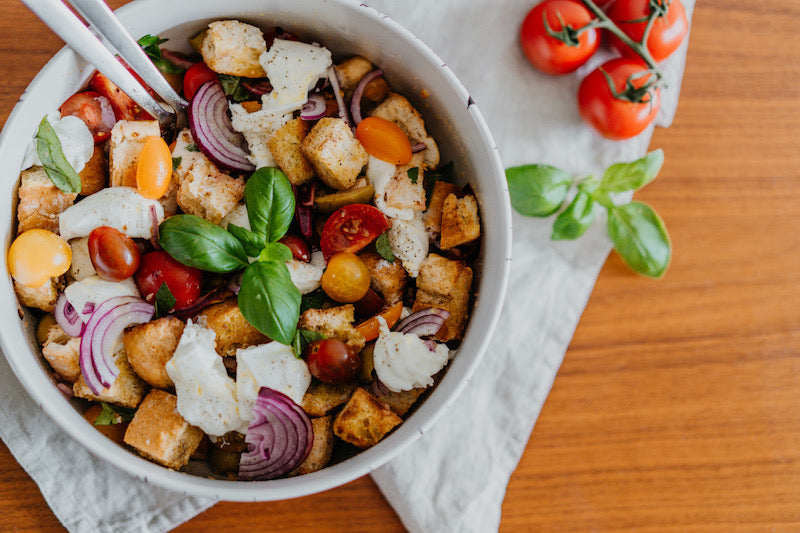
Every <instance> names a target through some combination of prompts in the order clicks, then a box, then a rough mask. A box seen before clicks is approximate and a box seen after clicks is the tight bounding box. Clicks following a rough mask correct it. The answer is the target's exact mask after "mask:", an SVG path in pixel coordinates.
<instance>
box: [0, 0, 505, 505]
mask: <svg viewBox="0 0 800 533" xmlns="http://www.w3.org/2000/svg"><path fill="white" fill-rule="evenodd" d="M322 1H323V2H324V3H325V4H334V5H337V6H341V7H343V8H347V9H354V10H358V9H361V10H363V13H364V14H365V15H366V16H367V17H369V18H370V19H371V20H372V21H374V22H375V23H377V24H379V25H381V26H383V27H385V28H386V29H387V30H388V31H392V32H394V33H396V34H397V36H398V37H399V38H400V39H402V40H403V41H405V42H406V43H408V44H409V45H410V46H412V47H413V48H414V51H415V53H416V54H419V55H420V56H421V57H422V58H423V59H425V60H427V61H428V62H430V63H432V64H434V65H436V66H437V67H436V68H437V70H438V71H439V72H440V73H441V74H442V76H443V78H444V80H445V81H446V82H447V84H448V85H449V86H450V88H452V89H453V91H454V92H455V93H457V94H459V95H460V96H461V97H462V100H463V102H464V103H465V105H466V106H467V108H468V110H469V115H470V117H471V120H472V122H473V125H474V126H475V127H476V130H477V132H478V133H479V135H480V137H481V140H482V145H483V146H485V147H486V148H487V150H486V154H485V155H486V156H488V157H489V158H490V160H491V166H492V167H493V169H494V173H493V176H492V180H493V181H494V182H496V183H494V182H492V183H490V186H491V187H492V188H494V187H499V192H500V198H501V201H500V202H498V205H497V206H494V205H493V206H492V207H493V208H499V211H493V212H492V218H494V219H496V220H498V223H499V224H500V225H502V226H503V227H505V228H507V231H505V232H503V234H502V237H503V238H502V239H500V241H499V242H493V243H492V246H493V248H494V252H495V253H494V256H496V257H488V254H487V257H485V259H484V278H483V279H482V283H484V282H485V281H486V279H487V278H486V272H488V271H489V270H490V269H489V266H490V262H491V267H492V268H491V270H492V276H493V279H494V281H495V282H494V283H493V286H492V293H493V294H494V296H495V298H494V301H493V302H485V301H476V302H475V303H474V307H473V316H472V319H474V318H475V311H476V310H479V311H480V312H481V314H482V318H483V322H482V328H481V331H480V335H479V336H477V338H475V337H476V335H473V338H472V339H471V340H472V341H474V343H473V344H472V345H471V346H470V349H471V350H472V351H474V352H475V355H474V356H473V357H472V358H471V359H470V361H469V364H468V366H466V367H463V366H462V367H461V368H462V371H461V374H462V375H461V376H460V377H459V379H457V380H456V381H455V382H454V381H453V380H452V379H451V380H449V381H448V380H447V376H448V375H451V374H452V372H447V373H446V374H445V378H444V379H443V380H442V383H440V384H439V386H438V387H437V388H436V389H435V390H434V391H433V393H432V395H431V396H433V395H435V394H436V393H437V392H439V391H440V389H442V385H443V384H444V383H445V381H447V383H448V385H447V387H446V388H445V389H442V390H441V392H440V393H439V395H438V396H441V395H442V394H447V396H446V401H444V402H442V403H440V404H439V405H433V403H432V402H431V401H426V402H424V403H423V404H422V405H421V406H420V408H419V409H418V410H417V412H416V413H414V415H413V416H411V417H410V418H409V419H408V420H406V421H404V423H403V424H401V425H400V426H399V427H398V428H397V430H395V431H394V432H393V433H392V434H391V435H389V436H388V437H386V438H385V439H384V440H383V441H382V442H381V443H379V444H378V445H376V446H374V447H372V448H370V449H367V450H364V451H362V452H361V453H359V454H357V455H356V456H354V457H353V458H351V459H348V460H345V461H343V462H341V463H338V464H336V465H333V466H330V467H326V468H324V469H322V470H320V471H318V472H314V473H311V474H306V475H303V476H297V477H293V478H285V479H278V480H271V481H260V482H251V481H248V482H237V481H226V480H217V479H207V478H203V477H200V476H196V475H192V474H187V473H183V472H178V471H173V470H169V469H167V468H165V467H162V466H160V465H157V464H155V463H152V462H150V461H148V460H146V459H143V458H141V457H139V456H138V455H136V454H135V453H133V452H131V451H129V450H127V449H125V448H123V447H121V446H119V445H117V444H115V443H114V442H112V441H111V440H110V439H107V438H106V437H105V436H103V435H102V434H100V433H99V432H96V431H91V432H90V431H86V429H87V426H85V425H84V424H79V423H77V421H78V420H83V418H82V417H81V415H80V413H78V412H77V410H75V409H74V407H73V406H72V405H71V404H70V403H69V402H68V401H67V400H66V399H65V398H64V397H63V396H62V395H61V393H60V392H59V391H58V389H57V388H56V387H54V386H52V382H51V380H50V377H49V376H48V374H47V373H46V372H45V371H44V369H39V370H41V371H34V372H32V371H31V369H30V368H25V364H26V362H25V360H24V358H26V357H29V356H30V355H32V354H31V349H30V346H29V344H28V343H27V342H26V341H25V340H24V339H23V338H22V337H23V336H22V335H20V334H18V329H17V328H0V346H2V349H3V353H4V354H5V357H6V360H7V361H8V362H9V365H10V366H11V368H12V370H13V371H14V374H15V375H16V376H17V378H18V379H19V380H20V382H21V383H22V384H23V386H24V388H25V389H26V392H27V393H28V395H29V396H30V397H31V398H32V399H33V400H34V401H35V402H36V404H37V406H38V407H39V408H40V409H42V410H43V411H45V412H46V413H47V414H48V416H50V418H51V419H53V420H54V421H55V422H56V423H57V424H58V426H60V427H61V429H63V430H64V431H65V432H66V433H67V434H68V435H70V436H71V437H72V438H73V439H75V440H76V441H78V442H79V443H80V444H82V445H83V446H84V447H85V448H86V449H87V450H88V451H89V452H90V453H91V454H93V455H94V456H96V457H100V458H102V459H103V460H104V462H105V463H106V464H109V465H112V466H114V467H116V468H119V469H121V470H123V471H125V472H127V473H128V474H130V475H132V476H133V477H135V478H138V479H141V480H143V481H145V482H151V483H154V484H156V485H159V486H161V487H165V488H168V489H172V490H176V491H180V492H183V493H186V494H191V495H195V496H203V497H213V498H219V499H223V500H229V501H270V500H280V499H289V498H294V497H299V496H304V495H308V494H313V493H316V492H321V491H324V490H327V489H330V488H333V487H337V486H340V485H343V484H345V483H348V482H350V481H352V480H354V479H356V478H359V477H361V476H363V475H365V474H368V473H369V472H371V471H372V470H375V469H376V468H378V467H380V466H381V465H383V464H385V463H386V462H388V461H389V460H391V459H392V458H393V457H396V456H397V455H398V454H400V453H401V452H402V451H403V450H404V449H406V447H407V446H409V445H411V444H412V443H413V442H414V441H415V440H416V439H417V438H419V437H420V436H421V435H422V434H423V433H425V432H426V431H427V430H428V429H430V428H431V427H432V426H433V424H435V423H436V421H437V420H439V418H440V417H441V416H442V415H443V414H444V413H445V412H446V411H447V410H448V409H449V407H450V406H451V405H452V404H453V402H454V401H455V400H456V399H457V398H458V396H459V395H460V394H461V393H462V392H463V389H464V388H465V387H466V384H467V383H468V382H469V381H470V379H471V377H472V376H473V375H474V371H475V369H476V367H477V366H478V364H480V362H481V361H482V360H483V357H484V356H485V353H486V350H487V348H488V344H489V342H490V340H491V337H492V333H493V332H494V330H495V328H496V325H497V322H498V321H499V318H500V313H501V310H502V308H503V302H504V300H505V297H506V289H507V285H508V278H509V270H510V257H511V227H512V224H511V206H510V201H509V195H508V186H507V183H506V181H505V178H504V176H505V173H504V170H503V166H502V163H501V160H500V156H499V152H498V149H497V146H496V143H495V141H494V139H493V137H492V135H491V132H490V131H489V128H488V126H487V124H486V122H485V120H484V119H483V117H482V115H481V113H480V111H479V110H478V108H477V106H476V105H474V102H473V101H472V98H471V97H470V96H469V93H468V91H467V90H466V88H465V87H464V86H463V84H462V83H461V82H460V81H459V80H458V78H457V77H456V76H455V74H454V73H453V72H452V71H451V70H450V69H449V67H447V65H446V64H445V63H444V62H443V61H442V60H441V59H440V58H439V57H438V56H437V55H436V54H435V53H434V52H433V51H432V50H431V49H430V48H428V46H427V45H425V44H424V43H423V42H422V41H421V40H419V39H418V38H417V37H416V36H414V35H413V34H412V33H411V32H410V31H409V30H407V29H406V28H405V27H403V26H402V25H400V24H399V23H397V22H396V21H394V20H393V19H392V18H391V17H389V16H387V15H385V14H383V13H381V12H379V11H377V10H376V9H374V8H372V7H370V6H367V5H366V4H363V3H359V2H358V1H357V0H322ZM157 2H159V0H134V1H132V2H130V3H128V4H126V5H124V6H122V7H121V8H119V9H118V10H116V13H117V15H118V16H119V17H120V19H121V20H122V21H123V22H126V21H127V19H128V18H129V17H134V16H135V15H136V13H137V12H139V11H140V10H146V11H148V10H152V9H153V7H154V6H156V5H157ZM220 16H225V15H220ZM230 16H234V15H230ZM68 58H70V59H71V58H77V56H76V54H75V53H74V52H73V51H72V50H71V49H69V47H66V46H65V47H63V48H62V49H60V50H59V51H58V52H57V53H56V54H55V55H54V56H53V57H52V58H51V59H50V60H49V61H48V62H47V63H46V64H45V66H44V67H43V68H42V69H41V70H40V71H39V72H38V73H37V75H36V76H35V77H34V79H33V80H32V81H31V82H30V84H29V85H28V86H27V87H26V89H25V91H24V92H23V94H22V96H21V97H20V99H19V101H18V102H17V104H16V105H15V106H14V108H13V109H12V111H11V112H10V113H9V116H8V118H7V120H6V123H5V125H4V126H3V131H2V133H0V153H2V147H3V146H5V145H6V144H7V139H6V137H7V136H10V135H11V131H12V130H16V129H18V128H19V126H18V124H17V123H18V122H23V120H24V119H25V118H26V117H23V116H22V115H23V107H24V106H23V103H24V101H25V99H26V96H27V94H28V92H29V91H30V90H31V89H32V88H33V87H35V86H37V84H41V83H42V80H43V79H44V78H45V77H46V76H47V75H48V71H49V70H51V69H52V67H53V66H54V65H56V64H58V63H59V62H62V61H65V60H67V59H68ZM77 60H78V61H83V60H82V59H77ZM482 179H483V177H482ZM13 228H14V224H13V222H12V224H11V227H10V230H13ZM9 243H10V234H9V236H8V237H7V239H6V243H5V249H4V254H5V255H7V252H8V245H9ZM5 255H4V257H5ZM2 284H3V290H2V293H0V300H6V301H11V302H15V303H16V296H15V294H14V291H13V284H12V282H11V278H10V276H8V274H6V278H5V279H4V280H3V282H2ZM9 298H10V300H9ZM492 303H493V305H492ZM16 315H17V308H16V306H0V320H13V319H14V318H17V317H16ZM461 349H463V348H461ZM21 352H24V354H23V355H22V356H21V357H20V356H18V355H16V354H18V353H21ZM9 354H11V355H9ZM453 379H456V376H454V377H453ZM429 400H430V398H429ZM45 405H47V406H48V407H47V408H45ZM411 421H413V423H412V424H409V422H411ZM120 452H124V453H120Z"/></svg>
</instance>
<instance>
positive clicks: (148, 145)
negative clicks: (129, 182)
mask: <svg viewBox="0 0 800 533" xmlns="http://www.w3.org/2000/svg"><path fill="white" fill-rule="evenodd" d="M171 179H172V154H171V153H170V151H169V146H167V142H166V141H165V140H164V139H162V138H161V137H156V136H153V137H148V138H147V140H146V141H145V142H144V148H142V153H141V154H140V155H139V162H138V163H137V165H136V188H137V189H138V190H139V194H141V195H142V196H144V197H145V198H149V199H151V200H158V199H159V198H161V197H162V196H164V193H165V192H167V188H169V182H170V180H171Z"/></svg>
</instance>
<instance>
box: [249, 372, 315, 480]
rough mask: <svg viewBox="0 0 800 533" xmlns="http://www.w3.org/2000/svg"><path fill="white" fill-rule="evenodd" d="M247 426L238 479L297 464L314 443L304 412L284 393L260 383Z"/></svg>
mask: <svg viewBox="0 0 800 533" xmlns="http://www.w3.org/2000/svg"><path fill="white" fill-rule="evenodd" d="M253 415H254V416H253V420H252V421H251V422H250V425H249V426H248V427H247V434H246V435H245V439H244V440H245V442H246V443H247V445H248V446H247V451H245V452H244V453H243V454H242V457H241V459H240V460H239V479H243V480H254V481H256V480H267V479H274V478H276V477H279V476H282V475H284V474H287V473H289V472H291V471H292V470H294V469H295V468H297V467H298V466H299V465H300V463H302V462H303V461H304V460H305V458H306V457H308V454H309V453H310V452H311V446H312V444H313V443H314V429H313V427H312V426H311V420H310V419H309V418H308V415H307V414H306V413H305V411H303V409H301V408H300V406H299V405H297V404H296V403H294V402H293V401H292V399H291V398H289V397H288V396H286V395H285V394H283V393H281V392H278V391H276V390H273V389H270V388H268V387H261V389H260V390H259V391H258V398H257V399H256V404H255V406H254V407H253Z"/></svg>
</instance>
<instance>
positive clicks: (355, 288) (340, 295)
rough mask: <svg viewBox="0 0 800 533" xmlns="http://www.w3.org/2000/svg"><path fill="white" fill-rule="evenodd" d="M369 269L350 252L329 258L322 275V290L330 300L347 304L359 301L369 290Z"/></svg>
mask: <svg viewBox="0 0 800 533" xmlns="http://www.w3.org/2000/svg"><path fill="white" fill-rule="evenodd" d="M369 282H370V277H369V269H368V268H367V265H365V264H364V261H362V260H361V258H360V257H358V256H357V255H356V254H354V253H352V252H339V253H338V254H336V255H334V256H333V257H331V260H330V261H328V266H327V268H325V272H323V274H322V290H323V291H325V294H327V295H328V296H329V297H330V298H331V299H333V300H336V301H337V302H339V303H343V304H349V303H353V302H357V301H359V300H360V299H361V298H363V297H364V295H365V294H367V291H368V290H369Z"/></svg>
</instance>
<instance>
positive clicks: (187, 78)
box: [183, 61, 217, 100]
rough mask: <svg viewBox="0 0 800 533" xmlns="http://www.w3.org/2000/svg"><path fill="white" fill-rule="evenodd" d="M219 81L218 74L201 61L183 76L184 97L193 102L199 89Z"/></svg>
mask: <svg viewBox="0 0 800 533" xmlns="http://www.w3.org/2000/svg"><path fill="white" fill-rule="evenodd" d="M215 79H217V73H216V72H214V71H213V70H211V69H210V68H208V65H206V64H205V63H203V62H202V61H200V62H199V63H195V64H194V65H192V66H191V67H189V68H188V69H186V74H184V75H183V96H185V97H186V99H187V100H191V99H192V97H193V96H194V93H196V92H197V89H199V88H200V86H201V85H203V84H204V83H205V82H207V81H211V80H215Z"/></svg>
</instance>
